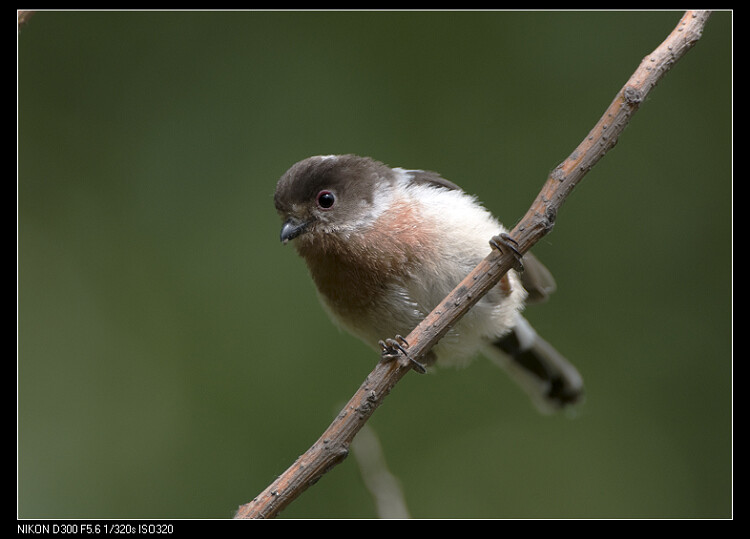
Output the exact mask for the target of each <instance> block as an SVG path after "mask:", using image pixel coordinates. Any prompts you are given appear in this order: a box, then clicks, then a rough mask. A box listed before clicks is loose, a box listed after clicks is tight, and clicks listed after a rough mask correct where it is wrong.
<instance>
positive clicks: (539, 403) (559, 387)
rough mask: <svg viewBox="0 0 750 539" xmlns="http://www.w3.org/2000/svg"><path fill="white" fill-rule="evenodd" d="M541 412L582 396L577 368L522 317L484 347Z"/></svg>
mask: <svg viewBox="0 0 750 539" xmlns="http://www.w3.org/2000/svg"><path fill="white" fill-rule="evenodd" d="M484 353H485V355H486V356H487V357H488V358H489V359H490V360H491V361H492V362H493V363H496V364H498V365H500V366H501V367H502V368H503V369H504V370H505V371H506V372H507V373H508V374H509V375H510V376H511V378H512V379H513V380H515V381H516V382H517V383H518V384H519V385H520V386H521V387H522V388H523V389H524V390H525V391H526V392H527V393H528V394H529V396H530V397H531V400H532V401H533V402H534V404H535V405H536V407H537V408H539V410H540V411H542V412H545V413H550V412H554V411H557V410H561V409H563V408H565V407H566V406H569V405H571V404H575V403H577V402H580V401H581V400H582V399H583V379H582V378H581V375H580V374H579V373H578V370H577V369H576V368H575V367H574V366H573V365H572V364H570V362H568V360H567V359H565V358H564V357H563V356H562V355H561V354H560V353H559V352H558V351H557V350H555V349H554V348H553V347H552V345H550V344H549V343H548V342H547V341H545V340H544V339H542V338H541V337H540V336H539V335H538V334H537V333H536V331H534V328H532V327H531V324H529V323H528V321H526V319H525V318H523V317H522V316H519V317H518V323H517V324H516V326H515V327H514V328H513V330H512V331H511V332H510V333H508V334H507V335H505V336H503V337H502V338H500V339H498V340H497V341H495V342H493V343H489V344H487V345H486V346H485V349H484Z"/></svg>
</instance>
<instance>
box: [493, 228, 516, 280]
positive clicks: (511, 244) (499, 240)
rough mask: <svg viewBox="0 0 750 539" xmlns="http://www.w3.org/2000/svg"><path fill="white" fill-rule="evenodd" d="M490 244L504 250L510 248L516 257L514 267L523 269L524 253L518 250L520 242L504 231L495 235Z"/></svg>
mask: <svg viewBox="0 0 750 539" xmlns="http://www.w3.org/2000/svg"><path fill="white" fill-rule="evenodd" d="M490 245H491V246H492V247H493V248H494V249H497V250H498V251H500V252H501V253H502V252H503V249H508V250H509V251H510V252H511V253H513V256H514V257H515V259H516V265H515V266H514V268H513V269H515V270H516V271H523V261H522V258H523V255H522V254H521V253H520V252H519V251H518V242H517V241H516V240H514V239H513V238H511V237H510V236H509V235H508V234H506V233H505V232H503V233H502V234H498V235H497V236H493V237H492V239H491V240H490Z"/></svg>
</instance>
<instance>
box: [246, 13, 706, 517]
mask: <svg viewBox="0 0 750 539" xmlns="http://www.w3.org/2000/svg"><path fill="white" fill-rule="evenodd" d="M709 16H710V11H688V12H686V13H685V14H684V15H683V17H682V19H681V20H680V22H679V24H678V25H677V27H676V28H675V29H674V30H673V31H672V33H671V34H670V35H669V36H668V37H667V39H665V40H664V42H663V43H662V44H661V45H659V47H657V48H656V49H655V50H654V52H653V53H651V54H649V55H648V56H646V57H645V58H644V59H643V61H642V62H641V64H640V66H639V67H638V69H636V71H635V73H633V75H632V76H631V77H630V79H629V80H628V81H627V83H626V84H625V86H623V88H622V89H621V90H620V91H619V92H618V93H617V96H616V97H615V99H614V101H612V104H611V105H610V106H609V108H608V109H607V110H606V112H605V113H604V115H603V116H602V117H601V119H600V120H599V122H598V123H597V124H596V125H595V126H594V128H593V129H592V130H591V132H590V133H589V135H588V136H587V137H586V138H585V140H584V141H583V142H581V144H580V145H579V146H578V147H577V148H576V149H575V151H574V152H573V153H572V154H570V156H569V157H568V158H567V159H566V160H565V161H563V162H562V163H561V164H560V165H558V166H557V167H556V168H555V169H554V170H553V171H552V173H551V174H550V175H549V177H548V178H547V181H546V183H545V184H544V186H543V187H542V190H541V192H540V193H539V195H538V196H537V198H536V200H535V201H534V203H533V204H532V205H531V208H530V209H529V210H528V211H527V212H526V215H524V217H523V218H522V219H521V221H520V222H519V223H518V224H517V225H516V226H515V227H514V228H513V230H512V231H511V232H510V236H511V237H512V238H513V240H514V241H515V242H516V244H517V250H518V251H519V252H520V253H521V254H523V253H525V252H527V251H528V250H529V249H530V248H531V247H532V246H533V245H534V244H535V243H536V242H537V241H539V240H540V239H541V238H542V237H543V236H544V235H546V234H548V233H549V232H550V231H551V230H552V227H553V226H554V223H555V218H556V217H557V213H558V210H559V209H560V207H561V206H562V204H563V202H564V201H565V199H566V197H567V196H568V195H569V194H570V192H571V191H572V190H573V188H574V187H575V186H576V185H577V184H578V182H579V181H580V180H581V179H582V178H583V177H584V176H585V175H586V173H587V172H588V171H589V170H591V168H592V167H593V166H594V165H595V164H596V163H597V162H598V161H599V159H601V158H602V157H603V156H604V155H605V154H606V153H607V151H609V150H610V149H611V148H612V147H613V146H614V145H615V144H616V143H617V139H618V137H619V136H620V134H621V133H622V131H623V130H624V129H625V126H626V125H627V124H628V122H629V121H630V118H631V116H632V115H633V114H634V113H635V112H636V111H637V110H638V108H639V107H640V105H641V103H642V102H643V100H644V99H645V98H646V96H647V95H648V93H649V92H650V91H651V89H652V88H653V87H654V86H655V85H656V84H657V82H658V81H659V80H660V79H661V78H662V77H663V76H664V75H665V74H666V72H667V71H669V69H670V68H671V67H672V66H673V65H674V63H675V62H677V60H679V59H680V58H682V56H684V54H685V53H686V52H687V51H688V50H690V48H691V47H692V46H693V45H694V44H695V43H696V42H697V41H698V40H699V39H700V37H701V34H702V32H703V27H704V26H705V24H706V22H707V20H708V18H709ZM488 239H489V238H488ZM506 251H508V250H507V249H506ZM515 262H516V259H515V255H514V254H513V253H511V252H505V253H500V252H499V251H498V250H495V249H493V250H492V252H491V253H490V254H489V255H488V256H487V258H485V259H484V260H483V261H482V262H480V264H479V265H478V266H477V267H476V268H475V269H474V270H473V271H472V272H471V273H470V274H469V275H468V276H467V277H466V278H465V279H464V280H463V281H462V282H461V283H460V284H459V285H458V286H457V287H456V288H455V289H454V290H453V291H452V292H451V293H450V294H449V295H448V296H447V297H446V298H445V300H443V302H442V303H441V304H440V305H438V306H437V307H436V308H435V309H434V310H433V311H432V312H431V313H430V314H429V315H427V317H426V318H425V319H424V320H423V321H422V323H421V324H419V326H417V328H415V329H414V330H413V331H412V332H411V333H410V334H409V335H408V336H407V337H406V341H407V342H408V343H409V349H408V352H409V355H410V356H412V357H414V358H419V357H422V356H423V355H425V354H426V353H427V352H428V351H429V350H430V349H431V348H432V347H433V346H434V345H435V344H436V343H437V342H438V341H439V340H440V338H441V337H443V335H445V333H447V332H448V330H449V329H450V327H451V326H453V325H454V324H455V323H456V322H457V321H458V320H459V318H460V317H462V316H463V315H464V314H465V313H466V312H467V311H468V310H469V309H470V308H471V307H472V306H473V305H474V304H475V303H476V302H477V301H479V299H480V298H481V297H482V296H483V295H484V294H485V293H487V292H488V291H489V290H490V289H491V288H492V287H494V286H495V285H496V284H497V283H498V282H499V280H500V278H501V277H502V276H503V275H504V274H505V273H506V272H507V271H508V270H509V269H510V268H511V267H513V266H514V264H515ZM410 370H411V365H410V363H409V362H408V361H390V362H383V361H381V362H379V363H378V364H377V365H376V367H375V369H374V370H373V371H372V372H371V373H370V374H369V375H368V376H367V378H366V379H365V381H364V383H363V384H362V385H361V386H360V388H359V389H358V390H357V392H356V393H355V394H354V396H353V397H352V398H351V400H350V401H349V403H348V404H347V405H346V406H345V407H344V409H343V410H342V411H341V413H340V414H339V415H338V417H337V418H336V419H335V420H334V421H333V423H332V424H331V425H330V426H329V427H328V429H326V431H325V432H324V433H323V435H322V436H321V437H320V438H319V439H318V441H317V442H315V443H314V444H313V446H312V447H311V448H310V449H309V450H308V451H307V452H306V453H304V454H303V455H302V456H300V457H299V458H298V459H297V461H296V462H295V463H294V464H292V466H291V467H290V468H289V469H288V470H286V471H285V472H284V473H283V474H282V475H281V476H279V477H278V478H277V479H276V481H274V482H273V483H272V484H271V485H270V486H269V487H268V488H266V490H264V491H263V492H262V493H260V495H258V496H257V497H256V498H255V499H254V500H253V501H251V502H249V503H247V504H245V505H243V506H241V507H240V508H239V509H238V511H237V513H236V515H235V518H271V517H275V516H276V515H278V513H279V512H280V511H281V510H283V509H284V508H285V507H286V506H287V505H289V504H290V503H291V502H292V501H293V500H295V499H296V498H297V497H298V496H299V495H300V494H301V493H302V492H303V491H304V490H305V489H307V488H308V487H309V486H310V485H312V484H314V483H315V482H316V481H318V479H320V478H321V477H322V476H323V474H325V473H326V472H327V471H328V470H330V469H331V468H333V467H334V466H335V465H336V464H338V463H339V462H341V461H342V460H343V459H344V458H345V457H346V455H347V454H348V451H349V445H350V443H351V441H352V439H353V438H354V436H355V435H356V434H357V432H358V431H359V430H360V428H362V426H363V425H364V424H365V422H366V421H367V419H368V418H369V417H370V416H371V415H372V413H373V412H374V411H375V409H376V408H377V407H378V406H379V405H380V404H381V403H382V402H383V399H384V398H385V397H386V396H387V395H388V393H389V392H390V391H391V389H392V388H393V387H394V386H395V385H396V383H397V382H398V381H399V380H400V379H401V378H402V377H403V376H404V375H406V373H407V372H409V371H410Z"/></svg>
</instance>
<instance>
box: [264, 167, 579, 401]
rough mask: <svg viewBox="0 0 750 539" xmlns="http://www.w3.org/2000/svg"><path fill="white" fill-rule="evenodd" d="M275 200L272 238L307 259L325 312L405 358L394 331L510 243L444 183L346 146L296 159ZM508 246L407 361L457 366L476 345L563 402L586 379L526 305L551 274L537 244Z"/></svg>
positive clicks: (536, 395)
mask: <svg viewBox="0 0 750 539" xmlns="http://www.w3.org/2000/svg"><path fill="white" fill-rule="evenodd" d="M274 205H275V208H276V211H277V213H278V214H279V216H280V218H281V221H282V226H281V233H280V240H281V242H282V243H283V244H287V243H292V244H293V245H294V247H295V249H296V251H297V253H298V254H299V256H300V257H301V258H302V259H304V261H305V263H306V265H307V268H308V270H309V273H310V276H311V277H312V280H313V282H314V283H315V286H316V289H317V293H318V296H319V299H320V301H321V304H322V305H323V308H324V310H325V311H327V312H328V314H329V315H330V317H331V319H332V320H333V322H334V323H335V324H336V325H338V326H339V327H341V328H342V329H344V330H345V331H348V332H349V333H351V334H352V335H354V336H355V337H358V338H359V339H361V340H362V341H364V342H365V343H366V344H368V345H369V346H371V347H373V348H375V349H376V350H377V349H378V348H379V349H380V352H381V355H382V356H383V358H384V359H390V358H393V357H396V356H398V354H401V353H402V354H405V355H407V356H408V343H407V342H405V340H404V338H403V337H401V335H408V334H409V332H410V331H411V330H412V329H414V328H415V327H416V326H417V325H418V324H419V323H420V322H421V321H422V319H424V318H425V316H426V315H427V314H429V313H430V312H431V311H432V310H433V309H434V308H435V307H436V306H437V305H438V304H439V303H440V302H441V301H442V300H443V299H444V298H445V297H446V296H447V295H448V294H449V293H450V292H451V291H452V290H453V289H454V288H455V286H456V285H457V284H458V283H459V282H460V281H461V280H462V279H463V278H464V277H466V276H467V275H468V274H469V273H470V272H471V270H472V269H474V267H475V266H476V265H477V264H478V263H479V262H480V261H481V260H482V259H484V258H485V257H486V256H487V255H488V254H489V252H490V250H491V249H493V248H502V246H501V245H499V244H498V241H500V242H502V244H503V245H509V246H510V247H511V248H512V247H513V245H512V243H511V242H512V238H510V237H509V236H508V235H507V234H508V231H507V229H506V228H505V227H504V226H503V225H502V224H501V223H500V222H499V221H498V220H497V219H496V218H495V217H494V216H493V215H492V214H491V213H490V211H489V210H487V209H486V208H485V207H484V206H483V205H482V204H481V203H480V202H479V201H478V199H477V197H476V196H474V195H470V194H468V193H466V192H465V191H464V190H463V189H461V188H460V187H459V186H458V185H457V184H455V183H453V182H452V181H449V180H447V179H445V178H443V177H442V176H441V175H440V174H438V173H436V172H433V171H430V170H421V169H407V168H401V167H391V166H389V165H386V164H384V163H382V162H380V161H377V160H375V159H373V158H371V157H363V156H359V155H354V154H342V155H316V156H312V157H308V158H305V159H302V160H301V161H299V162H297V163H295V164H293V165H292V166H291V167H290V168H289V169H288V170H287V171H286V172H284V173H283V174H282V175H281V177H280V179H279V180H278V182H277V184H276V189H275V192H274ZM516 255H517V256H518V257H519V262H520V264H519V265H518V267H517V268H516V269H511V270H509V271H508V272H507V273H506V274H505V275H504V276H503V277H502V279H501V280H500V281H499V283H498V284H497V285H496V286H494V287H493V288H492V289H490V290H489V292H488V293H487V294H486V295H485V296H484V297H482V298H481V299H480V300H479V301H478V302H477V303H476V304H475V305H474V306H473V307H472V308H471V309H470V310H469V311H468V312H467V313H466V314H465V315H464V316H463V317H462V318H461V319H460V320H459V321H458V323H457V324H455V325H454V326H453V327H452V328H451V329H450V330H449V331H448V333H447V334H446V335H445V336H444V337H443V338H442V339H441V340H440V341H439V342H438V343H437V344H436V345H434V346H433V347H432V349H431V350H430V351H429V352H428V353H427V354H426V355H425V356H423V357H421V358H419V359H415V358H411V360H412V362H413V367H414V369H415V370H417V371H418V372H424V371H426V370H432V369H434V368H441V367H448V366H455V367H461V366H465V365H468V364H469V363H470V362H471V361H472V360H473V359H474V358H475V357H476V356H479V355H483V356H485V357H487V358H488V359H489V360H490V361H492V362H493V363H495V364H497V365H499V366H500V367H502V368H503V369H504V370H505V371H506V372H507V373H508V374H509V375H510V377H511V379H513V380H514V381H515V382H517V383H518V384H519V386H520V387H521V388H522V389H523V390H524V391H525V392H526V393H527V394H528V396H529V397H530V398H531V401H532V403H533V404H534V405H535V406H536V407H537V408H538V409H539V410H540V411H541V412H544V413H551V412H555V411H559V410H562V409H564V408H569V407H570V406H571V405H574V404H576V403H580V402H582V400H583V396H584V386H583V379H582V377H581V375H580V373H579V372H578V370H577V369H576V368H575V367H574V366H573V365H572V364H571V363H570V362H569V361H568V360H567V359H566V358H565V357H564V356H563V355H562V354H561V353H560V352H558V351H557V350H556V349H555V348H554V347H553V346H552V345H550V344H549V343H548V342H547V341H545V340H544V339H543V338H542V337H540V336H539V334H538V333H537V332H536V330H534V328H533V326H532V325H531V324H530V323H529V322H528V320H527V319H526V318H525V317H524V316H523V314H522V313H523V310H524V308H525V306H526V304H527V303H529V304H530V303H536V302H541V301H544V300H546V299H547V298H548V297H549V296H550V294H551V293H552V292H553V291H554V290H555V289H556V284H555V280H554V278H553V277H552V275H551V273H550V271H549V270H548V269H547V268H546V267H545V266H544V265H543V264H542V263H541V262H539V260H538V259H537V258H536V257H535V256H534V255H533V254H531V253H528V252H527V253H525V254H524V255H523V256H522V257H521V255H520V253H518V252H516ZM521 268H522V271H521Z"/></svg>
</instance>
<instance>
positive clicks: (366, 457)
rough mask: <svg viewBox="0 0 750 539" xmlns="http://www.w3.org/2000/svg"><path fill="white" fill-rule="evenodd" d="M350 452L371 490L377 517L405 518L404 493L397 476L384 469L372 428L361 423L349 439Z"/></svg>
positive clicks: (377, 441) (386, 467)
mask: <svg viewBox="0 0 750 539" xmlns="http://www.w3.org/2000/svg"><path fill="white" fill-rule="evenodd" d="M351 448H352V454H353V455H354V459H355V460H356V461H357V463H358V464H359V470H360V473H361V474H362V480H363V481H364V482H365V487H367V490H369V491H370V494H372V498H373V500H374V501H375V506H376V508H377V514H378V517H379V518H385V519H396V518H409V511H408V509H407V508H406V501H405V500H404V494H403V492H401V486H400V485H399V483H398V479H396V477H395V476H394V475H393V474H392V473H391V472H390V471H389V470H388V466H387V465H386V462H385V457H384V455H383V448H382V447H381V446H380V441H379V440H378V437H377V435H376V434H375V431H374V430H373V429H372V427H370V426H368V425H363V427H362V429H361V430H360V431H359V433H358V435H357V437H356V438H354V440H352V445H351Z"/></svg>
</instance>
